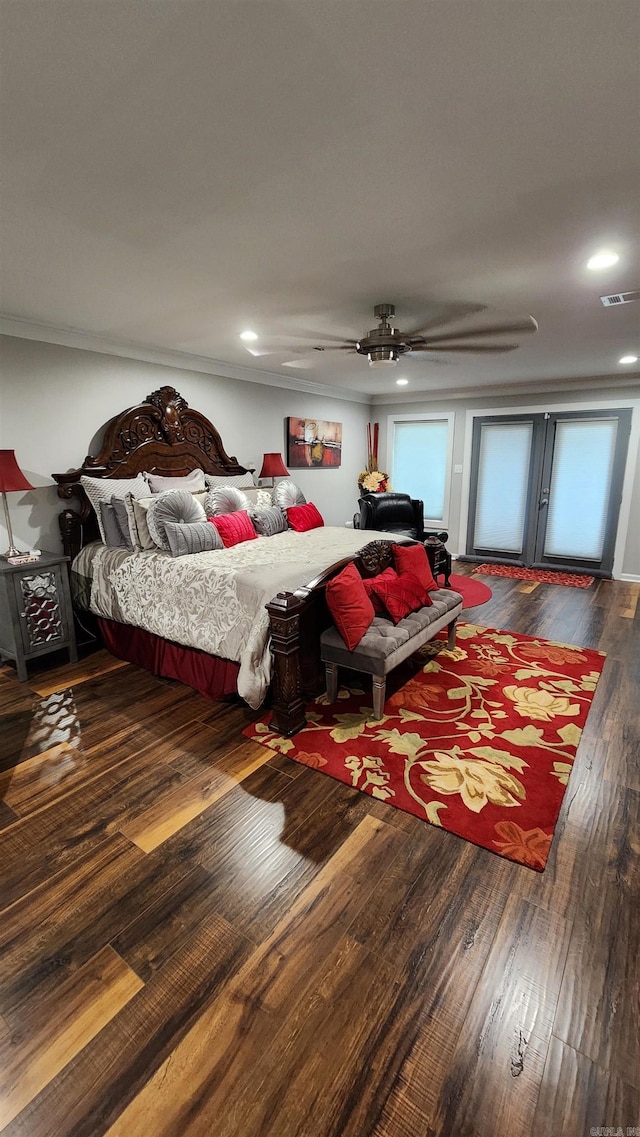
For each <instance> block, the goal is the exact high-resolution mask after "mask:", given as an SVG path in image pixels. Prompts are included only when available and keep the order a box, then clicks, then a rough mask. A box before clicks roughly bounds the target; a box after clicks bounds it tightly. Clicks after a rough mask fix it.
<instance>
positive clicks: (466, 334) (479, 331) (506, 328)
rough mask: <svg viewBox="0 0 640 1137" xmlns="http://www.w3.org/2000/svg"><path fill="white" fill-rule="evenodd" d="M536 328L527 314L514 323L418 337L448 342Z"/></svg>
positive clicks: (535, 324) (433, 341)
mask: <svg viewBox="0 0 640 1137" xmlns="http://www.w3.org/2000/svg"><path fill="white" fill-rule="evenodd" d="M537 330H538V322H537V320H534V318H533V316H527V318H526V319H525V320H518V321H517V322H516V323H514V324H491V325H490V326H489V325H488V326H487V327H486V328H469V329H468V331H463V332H451V333H450V334H449V335H446V336H440V335H434V336H431V337H429V336H424V337H419V338H421V339H422V340H423V341H424V342H426V343H449V341H450V340H470V339H475V338H476V336H498V335H510V334H513V333H517V334H519V335H522V334H523V333H525V332H537ZM411 346H412V347H413V346H414V345H413V344H412V345H411Z"/></svg>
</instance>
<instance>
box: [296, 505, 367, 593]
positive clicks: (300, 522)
mask: <svg viewBox="0 0 640 1137" xmlns="http://www.w3.org/2000/svg"><path fill="white" fill-rule="evenodd" d="M287 521H288V522H289V528H290V529H295V531H296V533H306V532H307V530H308V529H319V528H320V526H321V525H324V518H323V516H322V514H321V513H320V511H319V510H318V509H316V507H315V505H314V504H313V502H312V501H308V502H306V504H305V505H290V506H289V508H288V510H287ZM359 575H360V574H359V573H358V576H359Z"/></svg>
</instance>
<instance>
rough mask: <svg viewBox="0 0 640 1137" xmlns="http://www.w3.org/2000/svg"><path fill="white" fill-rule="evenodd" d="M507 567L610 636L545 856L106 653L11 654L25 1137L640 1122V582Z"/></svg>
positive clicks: (12, 1047)
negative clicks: (582, 579)
mask: <svg viewBox="0 0 640 1137" xmlns="http://www.w3.org/2000/svg"><path fill="white" fill-rule="evenodd" d="M455 571H456V572H458V573H460V574H468V573H469V572H470V571H471V566H468V565H461V564H458V565H457V566H455ZM488 583H489V584H490V586H491V588H492V590H493V598H492V599H491V600H490V601H489V602H488V603H487V604H485V605H483V606H482V607H480V608H477V609H471V610H468V611H466V612H465V613H464V614H463V616H464V618H465V619H467V620H468V621H470V622H474V621H475V622H478V623H481V624H484V625H487V626H492V627H499V628H504V629H510V630H513V631H519V632H523V633H526V634H530V635H532V634H533V635H541V636H544V637H546V638H549V639H557V640H561V641H564V642H569V643H575V644H581V645H584V646H588V647H594V648H600V649H601V650H604V651H606V652H607V653H608V658H607V662H606V665H605V669H604V673H603V676H602V680H601V682H600V684H599V686H598V689H597V692H596V696H595V699H594V703H593V707H592V710H591V713H590V716H589V719H588V721H587V725H586V728H585V731H584V734H583V737H582V741H581V744H580V748H579V751H578V757H577V760H576V764H575V767H574V770H573V773H572V775H571V779H570V782H569V786H568V789H567V793H566V796H565V799H564V803H563V807H562V812H561V815H560V819H559V822H558V827H557V830H556V836H555V839H554V842H553V846H552V850H551V856H550V859H549V863H548V866H547V869H546V871H545V872H544V873H543V874H539V873H535V872H533V871H531V870H529V869H527V868H523V867H521V866H518V865H515V864H513V863H511V862H509V861H506V860H504V859H502V858H500V857H497V856H495V855H493V854H492V853H489V852H487V851H485V850H483V849H479V848H476V847H475V846H473V845H470V844H468V843H467V842H465V841H462V840H461V839H459V838H457V837H455V836H453V835H451V834H449V833H446V832H444V831H443V830H440V829H437V828H434V827H432V826H429V825H427V824H424V823H422V822H421V821H419V820H418V819H417V818H415V817H412V816H410V815H409V814H404V813H401V812H400V811H399V810H396V809H393V808H392V807H390V806H387V805H385V804H384V803H382V802H379V801H375V800H374V799H372V798H369V797H366V796H365V795H363V794H359V793H358V792H357V791H354V790H351V789H349V788H348V787H346V786H343V785H342V784H340V783H338V782H336V781H333V780H332V779H330V778H328V777H326V776H325V775H323V774H321V773H318V772H317V771H314V770H310V769H307V768H306V767H303V766H300V765H297V764H296V763H294V762H291V761H289V760H288V759H287V758H285V757H282V756H280V755H275V754H273V752H271V751H269V750H266V749H265V748H263V747H260V746H258V745H257V744H255V743H252V742H248V741H247V739H245V738H244V737H243V735H242V733H241V731H242V728H243V726H244V725H245V724H246V723H247V722H249V721H250V720H251V718H252V717H254V716H253V715H252V712H250V711H249V710H248V709H246V708H244V707H243V706H241V705H240V704H238V703H226V704H212V703H208V702H206V701H205V700H204V699H203V698H201V697H200V696H199V695H197V694H195V693H193V692H192V691H190V690H189V689H188V688H185V687H182V686H180V685H179V684H177V683H175V682H167V681H163V680H159V679H156V678H154V677H152V676H150V675H148V674H146V673H145V672H143V671H140V670H139V669H137V668H135V667H132V666H129V665H127V664H123V663H121V662H120V661H118V660H114V659H113V657H111V656H109V655H108V654H107V653H106V652H104V651H98V652H95V653H94V654H92V655H90V656H88V657H87V658H86V659H85V660H84V661H81V662H80V663H79V664H73V665H68V666H61V667H59V668H57V669H55V670H52V669H51V667H49V669H48V670H47V669H46V667H45V666H43V667H42V668H41V669H40V670H39V671H34V672H33V674H32V676H31V678H30V681H29V682H28V683H26V684H22V683H18V681H17V680H16V678H15V672H14V671H13V669H12V667H11V666H9V665H6V666H4V667H2V666H0V755H1V761H0V791H1V792H0V858H1V859H0V864H1V865H2V891H1V896H2V918H1V921H0V953H1V956H0V960H1V962H0V969H1V974H0V1095H1V1096H0V1126H4V1129H2V1132H3V1133H5V1134H6V1135H7V1137H17V1135H18V1134H20V1135H22V1137H45V1135H47V1137H102V1135H103V1134H107V1135H108V1137H205V1135H207V1137H435V1135H445V1137H449V1135H451V1137H453V1135H456V1137H458V1135H460V1137H485V1135H489V1134H490V1135H492V1137H515V1135H518V1137H528V1135H531V1137H533V1135H535V1137H578V1135H582V1134H585V1135H586V1134H589V1133H590V1131H593V1130H597V1128H598V1127H610V1128H611V1131H612V1132H616V1131H617V1130H619V1132H620V1133H622V1134H624V1135H626V1134H627V1133H628V1132H630V1131H631V1127H633V1126H640V1027H639V1009H640V897H639V893H640V887H639V881H640V871H639V866H640V816H639V814H640V698H639V692H640V603H639V597H640V586H639V585H632V584H624V583H621V582H610V581H602V582H599V583H596V584H595V585H593V586H592V587H591V588H590V589H588V590H581V589H574V588H564V587H560V586H558V585H544V584H540V585H531V584H530V583H525V582H518V581H515V580H508V579H502V578H497V577H495V578H492V579H491V580H488ZM638 1132H640V1130H639V1131H638Z"/></svg>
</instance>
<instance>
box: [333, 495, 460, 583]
mask: <svg viewBox="0 0 640 1137" xmlns="http://www.w3.org/2000/svg"><path fill="white" fill-rule="evenodd" d="M359 505H360V512H359V513H355V514H354V517H353V526H354V529H372V530H374V531H377V532H385V533H397V534H398V536H402V537H412V538H413V539H414V541H421V542H422V543H423V544H424V547H425V549H426V551H427V556H428V557H429V563H430V565H431V571H432V573H433V575H434V577H437V576H438V575H439V574H440V573H444V584H445V588H450V587H451V586H450V584H449V575H450V573H451V554H450V553H449V552H447V550H446V548H445V542H446V541H447V540H448V538H449V534H448V533H446V532H445V531H444V530H442V531H436V530H433V529H429V530H425V528H424V506H423V503H422V502H421V501H420V499H419V498H415V497H410V495H409V494H408V493H392V492H391V491H389V492H388V493H364V494H363V495H362V497H361V498H360V502H359Z"/></svg>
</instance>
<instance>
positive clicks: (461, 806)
mask: <svg viewBox="0 0 640 1137" xmlns="http://www.w3.org/2000/svg"><path fill="white" fill-rule="evenodd" d="M457 640H458V642H457V644H456V647H455V648H453V650H451V651H449V650H448V649H447V647H446V640H434V641H433V642H432V643H430V644H427V645H426V646H425V648H423V649H422V651H421V652H420V653H419V654H417V655H416V656H414V657H413V659H412V660H408V661H407V663H406V664H403V665H401V666H400V667H397V668H396V669H395V671H394V672H393V673H392V674H391V675H390V677H389V680H388V683H387V689H388V697H387V701H386V703H385V708H384V710H385V713H384V717H383V718H382V719H380V720H375V719H373V718H372V717H371V716H372V709H371V688H370V686H369V682H368V681H367V686H366V687H365V688H364V689H363V688H362V687H361V686H358V677H357V676H355V675H354V673H353V672H349V671H343V672H342V673H341V678H343V679H345V680H347V681H348V682H349V684H350V685H349V686H343V687H342V688H341V689H340V691H339V694H338V701H337V702H336V703H334V704H333V705H331V706H327V702H326V695H321V696H319V697H318V698H317V699H316V700H315V701H314V702H313V703H312V704H310V705H309V706H308V707H307V725H306V726H305V727H304V729H303V730H301V731H300V732H299V733H298V734H296V735H294V737H293V738H284V737H282V736H281V735H279V734H278V733H276V732H274V731H272V730H271V729H270V727H269V718H270V716H269V715H267V716H265V717H264V718H262V719H261V720H260V721H258V722H256V723H252V724H251V726H248V727H246V729H245V730H244V732H243V733H244V734H245V735H246V736H247V737H248V738H253V739H254V740H255V741H256V742H259V743H261V744H262V745H263V746H268V747H270V748H272V749H273V750H277V751H279V752H280V753H281V754H286V755H287V756H288V757H289V758H293V759H294V761H296V762H300V763H302V765H304V766H311V767H312V768H313V769H316V770H320V771H322V772H323V773H324V774H329V775H330V776H331V777H333V778H337V779H338V780H339V781H341V782H344V783H345V784H346V785H349V786H353V787H354V788H355V789H358V790H361V791H362V792H363V793H366V794H370V795H371V796H372V797H375V798H379V799H380V800H381V801H385V802H387V803H388V804H389V805H392V806H396V807H397V808H398V809H403V810H405V811H406V812H407V813H412V814H414V815H415V816H416V817H420V818H421V819H422V820H423V821H428V822H430V823H431V824H432V825H438V826H441V827H442V828H443V829H447V830H449V832H451V833H455V834H457V835H458V836H459V837H463V838H464V839H465V840H466V841H471V842H473V844H475V845H480V846H481V847H482V848H484V849H490V850H491V852H494V853H498V854H499V855H500V856H503V857H507V858H509V860H512V861H516V862H517V863H518V864H522V865H527V866H529V867H530V868H532V869H536V870H537V871H538V872H542V870H543V869H544V867H545V864H546V862H547V857H548V855H549V849H550V846H551V841H552V839H553V832H554V828H555V824H556V821H557V818H558V813H559V810H560V805H561V803H562V798H563V796H564V792H565V788H566V785H567V782H568V780H569V775H570V773H571V769H572V766H573V761H574V758H575V755H576V750H577V747H578V743H579V741H580V736H581V734H582V729H583V727H584V724H585V722H586V718H587V714H588V712H589V707H590V705H591V701H592V699H593V693H594V691H595V689H596V684H597V682H598V679H599V677H600V673H601V671H602V668H603V666H604V654H603V653H602V652H599V651H592V650H590V649H587V648H577V647H572V646H571V645H569V644H561V643H551V642H549V641H547V640H541V639H534V638H533V637H531V636H522V635H516V634H515V633H514V632H501V631H495V630H494V629H492V628H482V627H479V626H478V625H477V624H462V625H459V626H458V631H457ZM420 660H422V661H423V662H422V665H421V664H420ZM416 662H417V663H418V668H419V670H417V671H416Z"/></svg>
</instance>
